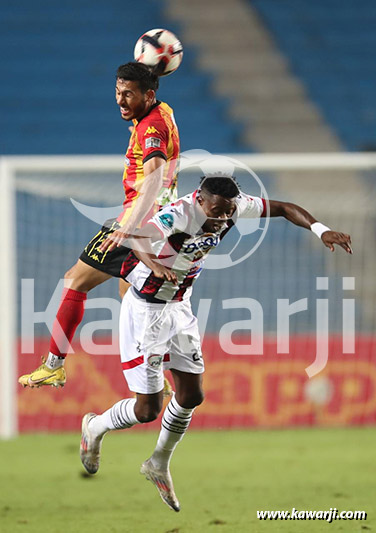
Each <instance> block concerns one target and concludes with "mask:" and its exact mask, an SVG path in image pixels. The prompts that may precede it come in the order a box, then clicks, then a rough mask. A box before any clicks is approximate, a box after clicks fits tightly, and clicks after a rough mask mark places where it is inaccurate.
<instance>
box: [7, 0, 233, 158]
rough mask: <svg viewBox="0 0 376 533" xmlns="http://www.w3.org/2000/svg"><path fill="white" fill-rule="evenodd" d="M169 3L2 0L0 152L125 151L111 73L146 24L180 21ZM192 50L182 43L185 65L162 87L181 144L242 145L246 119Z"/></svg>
mask: <svg viewBox="0 0 376 533" xmlns="http://www.w3.org/2000/svg"><path fill="white" fill-rule="evenodd" d="M162 8H163V2H162V3H157V2H153V1H152V0H146V1H144V2H142V3H137V2H132V6H131V7H129V8H128V7H125V5H124V2H120V1H119V0H109V1H107V0H106V1H104V0H100V1H97V2H89V1H87V0H79V1H76V0H75V1H73V0H68V1H67V2H64V3H63V4H61V3H60V2H57V1H56V0H54V1H52V2H50V1H47V0H36V1H35V2H33V4H32V5H31V4H30V3H28V2H26V1H25V0H21V1H20V2H17V4H14V3H13V2H10V1H9V0H8V1H5V2H2V5H1V17H0V47H1V48H2V50H3V51H4V52H3V54H2V55H3V58H2V73H3V79H2V83H1V86H0V115H1V117H2V118H1V128H0V151H1V153H3V154H64V153H69V154H79V153H81V154H92V153H102V154H105V153H122V152H123V151H124V148H125V147H126V146H127V143H128V130H127V128H126V127H124V126H125V125H124V123H122V121H121V120H119V113H118V109H117V106H116V105H115V100H114V73H115V71H116V68H117V66H118V65H120V64H121V63H125V62H126V61H129V60H132V59H133V46H134V44H135V42H136V40H137V38H138V37H139V36H140V35H141V34H142V33H143V32H144V31H146V30H147V29H151V28H155V27H165V26H166V25H168V27H169V28H170V29H172V30H174V29H175V28H174V27H172V26H171V24H169V23H168V22H167V21H166V20H165V19H164V17H163V13H162ZM130 10H131V11H130ZM130 12H131V13H132V17H131V19H130V18H129V13H130ZM177 30H178V29H177ZM184 44H185V43H184ZM194 57H195V54H194V51H191V50H189V48H188V47H186V46H185V57H184V62H183V65H182V67H181V68H180V69H179V71H178V72H177V73H175V74H174V76H173V78H166V79H163V80H161V87H160V90H159V97H160V98H161V99H163V100H166V101H167V102H168V103H170V105H171V106H172V107H173V108H174V110H175V115H176V118H177V121H178V124H179V127H180V130H181V136H182V139H183V143H182V149H191V148H197V147H200V148H205V149H207V150H210V151H213V152H223V151H230V152H231V151H239V150H241V148H242V146H241V143H240V139H239V126H238V125H236V122H235V121H234V120H230V119H229V118H228V117H226V112H225V109H226V100H225V99H223V98H220V97H215V96H213V94H212V93H211V92H210V83H211V77H210V75H206V74H205V73H203V72H198V71H197V69H195V67H194Z"/></svg>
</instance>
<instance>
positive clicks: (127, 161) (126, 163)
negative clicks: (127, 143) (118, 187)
mask: <svg viewBox="0 0 376 533" xmlns="http://www.w3.org/2000/svg"><path fill="white" fill-rule="evenodd" d="M130 164H131V162H130V161H129V159H128V157H127V156H125V157H124V165H125V166H126V167H129V165H130Z"/></svg>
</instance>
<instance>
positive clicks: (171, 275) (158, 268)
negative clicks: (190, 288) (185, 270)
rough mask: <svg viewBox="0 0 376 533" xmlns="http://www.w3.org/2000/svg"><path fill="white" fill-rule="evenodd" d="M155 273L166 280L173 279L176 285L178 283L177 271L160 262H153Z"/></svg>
mask: <svg viewBox="0 0 376 533" xmlns="http://www.w3.org/2000/svg"><path fill="white" fill-rule="evenodd" d="M153 274H154V276H155V277H156V278H162V279H165V280H166V281H171V283H173V284H174V285H178V278H177V277H176V274H175V272H173V271H172V270H170V269H169V268H166V267H165V266H163V265H161V264H159V263H156V262H154V263H153Z"/></svg>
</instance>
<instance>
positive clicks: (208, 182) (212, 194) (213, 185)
mask: <svg viewBox="0 0 376 533" xmlns="http://www.w3.org/2000/svg"><path fill="white" fill-rule="evenodd" d="M238 195H239V186H238V185H237V183H236V181H235V179H234V178H231V177H229V176H220V175H218V176H204V177H203V178H201V183H200V188H199V190H198V195H197V201H198V203H199V205H200V206H201V207H202V209H203V211H204V213H205V215H206V217H207V219H206V221H205V223H204V224H203V226H202V229H203V230H204V231H210V232H216V231H220V230H221V229H222V227H223V225H224V224H225V223H226V222H227V220H228V219H229V218H231V217H232V215H233V214H234V212H235V209H236V197H237V196H238Z"/></svg>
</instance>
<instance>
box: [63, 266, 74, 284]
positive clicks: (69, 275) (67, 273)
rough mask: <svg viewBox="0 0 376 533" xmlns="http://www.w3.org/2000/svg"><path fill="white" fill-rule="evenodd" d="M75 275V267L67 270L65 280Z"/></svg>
mask: <svg viewBox="0 0 376 533" xmlns="http://www.w3.org/2000/svg"><path fill="white" fill-rule="evenodd" d="M73 275H74V267H72V268H70V269H69V270H67V271H66V273H65V274H64V280H65V281H68V280H70V279H73Z"/></svg>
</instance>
